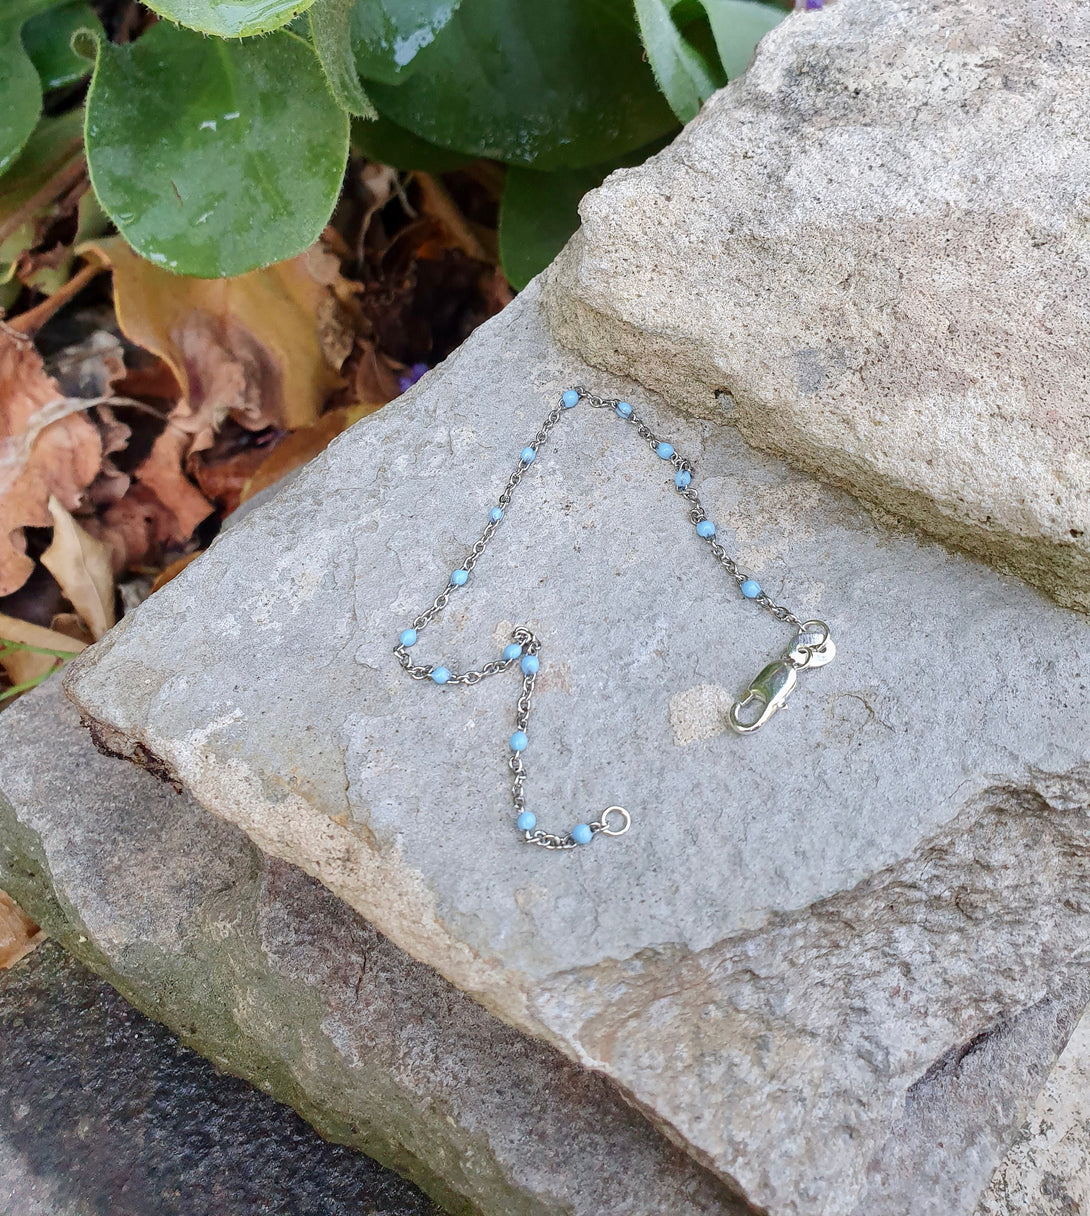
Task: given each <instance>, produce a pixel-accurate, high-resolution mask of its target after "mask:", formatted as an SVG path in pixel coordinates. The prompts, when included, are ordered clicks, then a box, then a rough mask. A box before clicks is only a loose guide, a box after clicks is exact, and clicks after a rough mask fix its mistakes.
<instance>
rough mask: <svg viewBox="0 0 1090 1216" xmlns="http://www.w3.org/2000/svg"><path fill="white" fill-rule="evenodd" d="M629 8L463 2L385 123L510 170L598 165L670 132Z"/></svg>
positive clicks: (559, 0) (387, 101)
mask: <svg viewBox="0 0 1090 1216" xmlns="http://www.w3.org/2000/svg"><path fill="white" fill-rule="evenodd" d="M630 5H631V0H595V2H593V3H592V2H591V0H463V3H462V5H461V7H460V8H459V9H458V11H457V12H456V13H455V14H454V16H453V17H452V18H451V20H450V22H449V23H448V24H447V26H446V28H445V29H444V30H443V31H442V33H441V35H440V36H439V37H437V38H436V39H435V41H434V42H433V43H432V44H431V45H430V46H429V47H427V48H425V49H424V50H423V51H421V52H420V53H419V55H417V57H416V60H415V61H414V63H415V70H414V71H413V72H412V74H411V75H410V76H409V78H408V79H407V80H405V81H403V83H401V84H399V85H397V86H391V85H387V84H372V85H371V87H370V90H369V91H370V94H371V96H372V98H373V99H374V101H375V104H376V105H377V106H378V108H379V110H380V112H381V113H383V114H385V115H387V116H388V117H389V118H391V119H392V120H393V121H394V122H396V123H398V124H399V125H400V126H403V127H406V128H407V129H408V130H410V131H412V132H413V133H414V134H415V135H419V136H420V137H421V138H422V139H426V140H427V141H428V142H429V143H433V144H438V145H439V146H440V147H444V148H451V149H453V150H454V151H456V152H465V153H467V154H469V155H477V156H492V157H495V158H496V159H498V160H505V161H508V162H509V163H512V164H517V165H526V166H531V167H534V168H538V169H559V168H562V167H576V166H579V165H588V164H598V163H599V162H602V161H607V160H611V159H613V158H614V157H617V156H620V155H621V154H623V153H624V152H627V151H630V150H631V149H633V148H638V147H640V146H641V145H642V144H646V143H648V142H649V141H650V140H652V139H654V138H655V137H656V136H658V135H661V134H663V133H664V132H666V131H668V130H670V129H671V128H673V127H674V126H675V121H674V118H673V115H672V114H671V113H670V110H669V108H668V107H667V106H666V104H665V103H664V102H663V99H662V97H661V95H660V94H659V92H658V90H657V89H656V88H655V81H654V77H653V76H652V74H651V70H650V68H649V67H648V66H647V64H646V63H644V62H643V52H642V48H641V46H640V41H639V36H638V34H637V33H636V31H635V28H634V26H633V23H632V19H631V8H630Z"/></svg>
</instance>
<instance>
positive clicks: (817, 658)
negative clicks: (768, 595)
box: [727, 621, 836, 735]
mask: <svg viewBox="0 0 1090 1216" xmlns="http://www.w3.org/2000/svg"><path fill="white" fill-rule="evenodd" d="M835 656H836V646H835V645H834V644H833V639H832V638H831V637H830V635H829V626H828V625H826V624H825V622H824V621H804V622H803V623H802V624H801V625H800V626H799V628H798V632H797V633H796V634H795V638H794V641H792V643H791V645H790V646H789V647H788V648H787V650H786V652H785V653H784V655H783V657H782V658H779V659H775V660H773V661H772V662H771V663H769V664H768V666H767V667H765V668H764V669H763V670H762V671H761V674H760V675H759V676H758V677H757V678H756V679H755V680H754V681H753V683H752V684H751V685H750V686H749V688H748V689H747V690H746V693H745V696H743V697H742V698H741V699H740V700H738V701H735V703H734V704H733V705H732V706H731V707H730V713H729V714H728V715H727V717H728V720H729V722H730V724H731V727H732V728H733V729H734V730H736V731H737V732H738V734H740V735H748V734H750V733H751V732H752V731H755V730H757V729H758V727H761V726H764V724H765V723H766V722H767V721H768V719H769V718H771V717H772V715H773V714H774V713H775V712H776V710H778V709H782V708H783V707H784V706H785V705H786V704H787V698H788V697H789V696H790V695H791V693H792V692H793V691H794V689H795V685H796V684H797V683H798V682H799V676H798V673H799V672H800V671H801V670H802V669H803V668H804V667H824V666H825V664H826V663H831V662H832V661H833V658H834V657H835ZM754 708H755V709H756V711H757V717H756V718H754V719H753V720H752V721H749V720H747V719H748V717H749V713H750V712H751V711H752V710H753V709H754Z"/></svg>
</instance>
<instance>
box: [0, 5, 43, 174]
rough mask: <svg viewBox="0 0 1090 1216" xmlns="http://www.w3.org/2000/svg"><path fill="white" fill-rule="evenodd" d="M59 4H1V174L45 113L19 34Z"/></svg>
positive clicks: (40, 90)
mask: <svg viewBox="0 0 1090 1216" xmlns="http://www.w3.org/2000/svg"><path fill="white" fill-rule="evenodd" d="M56 3H57V0H2V2H0V173H3V172H4V171H5V170H6V169H7V168H8V167H9V166H10V165H11V163H12V162H13V161H14V160H15V158H16V157H17V156H18V155H19V152H20V150H21V149H22V147H23V145H24V144H25V143H26V141H27V140H28V139H29V138H30V133H31V131H33V130H34V126H35V124H36V123H37V121H38V117H39V116H40V114H41V112H42V86H41V82H40V81H39V79H38V73H37V72H36V71H35V70H34V64H33V63H32V62H31V60H30V56H29V55H28V54H27V52H26V48H25V47H24V46H23V40H22V38H21V37H20V31H21V30H22V28H23V26H24V25H25V24H26V22H27V21H28V20H29V19H30V18H31V17H33V16H35V15H36V14H37V13H42V12H45V11H46V10H47V9H50V8H52V7H53V6H54V5H55V4H56Z"/></svg>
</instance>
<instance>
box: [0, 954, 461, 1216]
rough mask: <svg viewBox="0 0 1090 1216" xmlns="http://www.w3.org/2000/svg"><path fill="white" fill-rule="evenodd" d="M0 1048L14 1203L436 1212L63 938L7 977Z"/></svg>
mask: <svg viewBox="0 0 1090 1216" xmlns="http://www.w3.org/2000/svg"><path fill="white" fill-rule="evenodd" d="M0 1059H2V1060H3V1062H4V1066H3V1068H2V1069H0V1212H3V1213H4V1214H5V1216H224V1214H229V1216H362V1213H364V1212H366V1213H368V1214H369V1216H438V1211H439V1210H438V1209H437V1208H436V1207H435V1206H434V1205H433V1204H432V1203H430V1202H429V1201H428V1200H427V1199H426V1198H425V1197H424V1196H423V1195H422V1194H421V1193H420V1192H419V1191H418V1190H417V1189H416V1188H415V1187H413V1186H411V1185H410V1184H409V1183H408V1182H406V1181H405V1180H404V1179H402V1178H398V1177H397V1175H396V1174H392V1173H390V1171H388V1170H384V1169H383V1168H382V1167H381V1166H379V1165H377V1164H376V1163H375V1162H374V1161H372V1160H370V1158H368V1157H365V1156H363V1154H362V1153H355V1152H353V1151H352V1150H351V1149H348V1148H344V1147H342V1146H341V1145H336V1144H328V1143H326V1141H324V1140H322V1139H321V1138H320V1137H319V1136H318V1135H317V1134H316V1133H315V1132H314V1131H312V1130H311V1129H310V1128H309V1127H307V1126H306V1124H305V1123H303V1122H302V1121H301V1120H300V1119H299V1117H298V1116H297V1115H295V1114H293V1113H292V1112H291V1111H290V1110H288V1109H287V1108H286V1107H284V1106H281V1105H280V1104H279V1103H277V1102H273V1101H272V1100H271V1099H270V1098H268V1097H267V1096H266V1095H265V1094H261V1093H258V1092H257V1091H256V1090H255V1089H252V1088H251V1087H250V1086H248V1085H245V1084H243V1083H242V1082H241V1081H239V1080H237V1079H236V1078H234V1077H224V1076H222V1075H220V1074H219V1073H217V1072H216V1070H215V1069H214V1068H213V1067H212V1065H211V1064H209V1063H208V1062H207V1061H206V1060H202V1059H201V1058H200V1057H199V1056H197V1055H195V1054H194V1053H193V1052H191V1051H186V1050H185V1048H182V1047H179V1046H178V1043H177V1042H176V1041H175V1039H174V1037H173V1036H172V1035H170V1034H169V1033H168V1032H167V1031H166V1030H164V1029H163V1028H162V1027H161V1026H156V1025H155V1024H154V1023H153V1022H149V1021H148V1020H147V1018H145V1017H143V1016H142V1015H141V1014H139V1013H137V1012H136V1010H135V1009H133V1008H132V1007H131V1006H129V1005H127V1004H126V1003H125V1001H123V1000H122V999H121V997H120V996H118V994H117V993H116V992H114V991H113V989H111V988H110V987H109V986H108V985H106V984H105V983H103V982H102V980H100V979H98V978H97V977H96V976H94V975H92V974H91V973H90V972H89V971H87V970H86V969H85V968H84V967H81V966H80V965H79V963H77V962H76V961H75V960H74V959H73V958H71V957H70V956H68V955H67V954H65V953H64V951H63V950H61V948H60V947H59V946H58V945H56V944H55V943H52V942H50V943H47V944H46V945H44V946H42V947H41V948H40V949H39V950H37V951H36V952H35V953H34V954H32V955H31V956H30V957H29V958H26V959H24V960H23V961H22V962H21V963H20V964H19V965H18V966H17V967H15V968H13V969H12V970H11V971H7V972H4V973H3V974H2V975H0Z"/></svg>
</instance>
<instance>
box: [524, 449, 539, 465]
mask: <svg viewBox="0 0 1090 1216" xmlns="http://www.w3.org/2000/svg"><path fill="white" fill-rule="evenodd" d="M536 455H537V452H535V451H534V449H533V448H523V449H522V463H523V464H533V463H534V457H535V456H536Z"/></svg>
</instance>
